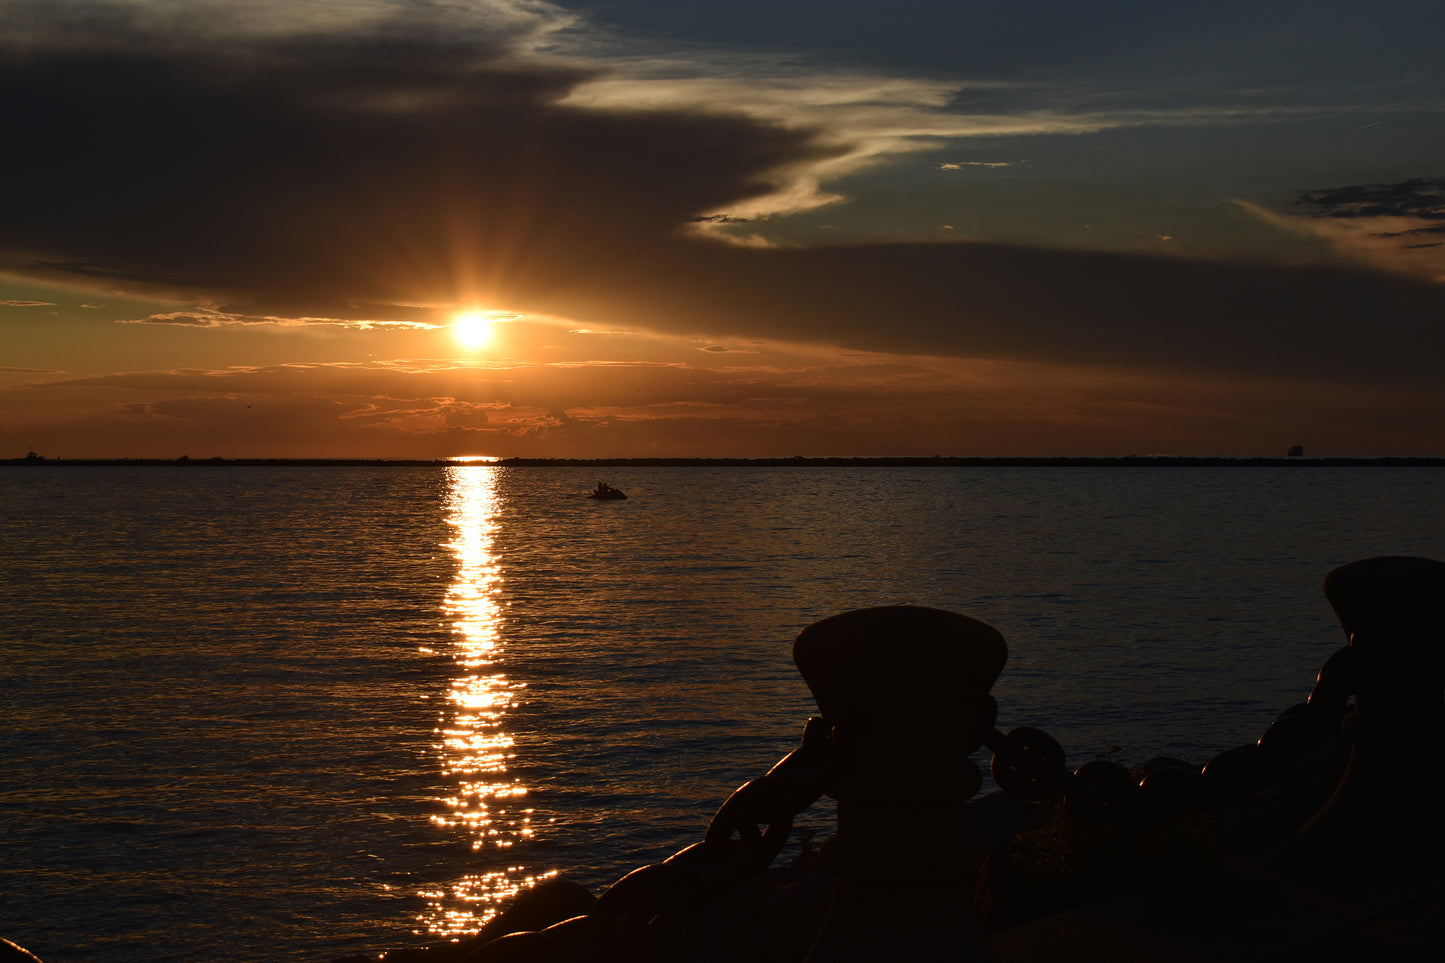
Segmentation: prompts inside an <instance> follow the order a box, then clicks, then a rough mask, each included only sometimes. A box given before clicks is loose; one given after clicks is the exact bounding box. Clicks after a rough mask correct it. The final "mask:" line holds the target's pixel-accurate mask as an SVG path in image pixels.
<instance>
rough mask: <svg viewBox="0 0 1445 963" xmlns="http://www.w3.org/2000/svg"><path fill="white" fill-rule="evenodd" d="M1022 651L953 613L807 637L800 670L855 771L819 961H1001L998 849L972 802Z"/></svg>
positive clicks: (842, 816) (898, 612)
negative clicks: (986, 889)
mask: <svg viewBox="0 0 1445 963" xmlns="http://www.w3.org/2000/svg"><path fill="white" fill-rule="evenodd" d="M1007 657H1008V647H1007V644H1006V643H1005V642H1004V639H1003V636H1002V635H1000V634H999V633H998V631H996V630H995V629H994V628H992V627H991V626H988V625H985V624H984V623H982V622H978V621H976V620H974V619H970V618H968V617H966V616H963V615H957V614H955V613H952V612H945V611H942V610H939V609H931V608H922V607H914V606H886V607H881V608H871V609H861V610H858V611H853V612H845V613H843V614H842V615H836V616H833V617H832V618H828V619H824V620H823V621H821V622H816V623H814V624H813V625H810V626H808V627H807V628H806V629H804V630H803V631H802V632H801V633H800V634H799V635H798V637H797V640H796V641H795V643H794V645H793V661H794V662H795V663H796V664H797V666H798V670H799V671H800V672H801V673H802V675H803V678H804V680H805V681H806V682H807V683H808V688H809V690H810V691H811V692H812V693H813V697H814V699H815V700H817V703H818V708H819V709H821V710H822V713H823V718H824V719H826V720H827V721H828V722H829V723H830V724H831V726H832V741H833V746H834V749H835V751H836V752H837V753H838V754H839V755H840V757H841V758H840V762H841V764H842V765H841V772H842V773H843V775H842V776H841V778H840V779H839V781H838V783H837V784H836V785H835V786H833V787H831V788H830V790H829V793H830V795H832V796H834V797H835V798H836V799H837V801H838V834H837V839H836V841H835V844H836V847H837V850H838V855H839V861H838V862H839V865H838V867H837V880H838V881H837V884H836V887H835V889H834V894H833V901H832V904H831V905H830V907H829V910H828V914H827V917H826V918H825V920H824V922H823V927H822V929H821V931H820V932H819V934H818V938H817V941H816V942H815V943H814V945H813V948H812V951H811V952H810V953H809V956H808V961H809V963H838V961H844V960H887V959H898V960H923V959H940V958H944V957H943V956H940V955H939V954H940V953H945V954H946V958H948V959H954V960H966V959H983V958H985V957H986V956H987V952H986V947H985V945H984V942H983V936H982V933H981V931H980V928H979V924H978V918H977V915H976V913H975V911H974V908H973V902H972V893H973V884H974V880H975V878H976V877H977V875H978V870H979V866H980V864H981V863H982V861H983V857H984V853H983V851H982V849H981V848H980V847H979V846H978V844H977V843H976V842H971V841H970V840H969V838H968V836H967V835H966V834H965V826H964V803H965V801H966V800H967V799H968V798H969V797H971V796H973V795H974V794H975V793H977V792H978V790H979V788H980V786H981V785H982V775H981V774H980V772H979V769H978V767H977V766H976V765H974V763H973V762H972V761H971V760H969V759H968V758H967V756H968V755H969V753H971V752H973V751H974V750H976V749H978V748H979V747H980V746H981V745H982V744H983V742H984V740H985V738H987V737H988V736H989V734H991V733H992V732H993V731H994V730H993V725H994V717H995V715H996V712H997V706H996V704H995V703H994V700H993V697H992V696H991V695H989V689H990V688H991V687H992V686H993V683H994V680H995V679H997V678H998V675H999V673H1000V672H1001V671H1002V670H1003V666H1004V662H1005V660H1006V659H1007Z"/></svg>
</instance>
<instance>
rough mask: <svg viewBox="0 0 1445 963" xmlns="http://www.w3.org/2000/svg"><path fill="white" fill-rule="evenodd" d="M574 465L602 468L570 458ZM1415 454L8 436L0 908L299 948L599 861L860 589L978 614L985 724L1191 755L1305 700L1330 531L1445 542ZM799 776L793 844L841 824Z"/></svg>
mask: <svg viewBox="0 0 1445 963" xmlns="http://www.w3.org/2000/svg"><path fill="white" fill-rule="evenodd" d="M599 480H605V481H607V482H609V483H610V484H612V485H614V486H616V487H618V488H620V489H622V490H623V491H624V492H626V494H627V495H628V496H629V497H628V498H627V499H626V500H618V501H598V500H592V499H588V498H587V497H586V496H587V494H588V493H589V492H590V491H591V490H592V488H593V487H594V485H595V484H596V483H597V482H598V481H599ZM1442 483H1445V469H1442V468H1438V467H1379V466H1371V467H1358V466H1347V467H1316V466H1304V465H1301V466H1284V467H1257V466H1249V467H1197V466H1183V467H1173V466H1169V467H1166V466H1162V465H1161V466H1153V465H1144V466H1140V467H1098V466H1089V467H1007V466H1003V467H953V466H949V467H931V466H930V467H879V466H865V467H817V466H797V467H791V466H789V467H761V466H741V467H719V466H696V465H694V466H688V467H655V466H646V467H644V466H625V467H609V468H602V467H595V466H588V465H570V466H561V467H555V466H554V467H541V466H508V465H498V464H492V463H485V462H475V463H462V464H438V465H427V466H416V467H402V466H395V465H375V466H354V467H339V466H313V467H303V466H288V465H269V466H242V465H216V466H208V465H190V466H180V465H175V466H146V467H141V466H124V467H119V466H78V465H76V466H57V465H41V466H33V467H22V468H14V469H8V470H0V548H3V552H0V588H3V599H0V761H3V780H0V936H3V937H6V938H8V939H10V940H13V941H15V942H16V943H19V944H20V945H22V946H25V947H27V948H28V949H30V950H31V952H33V953H35V954H36V955H38V956H39V957H40V958H41V959H42V960H44V961H45V963H86V961H106V963H130V961H136V963H139V961H146V963H164V961H185V963H208V961H222V960H224V961H228V963H245V961H258V963H260V961H268V963H269V961H277V960H315V961H320V963H325V961H328V960H332V959H334V958H336V957H339V956H343V955H347V954H354V953H378V952H381V951H385V950H387V949H390V948H396V947H404V946H417V945H421V944H425V943H429V942H436V941H439V940H445V939H450V938H453V937H455V936H458V935H460V934H465V933H469V932H474V931H475V930H476V929H477V928H478V927H479V926H480V925H481V924H482V923H483V922H484V921H485V920H487V919H488V918H490V917H491V916H492V915H494V914H495V913H497V912H498V911H499V909H501V908H502V907H504V906H505V905H506V904H507V902H508V901H509V900H510V899H512V898H513V897H514V896H515V894H516V893H518V892H519V891H521V890H522V889H524V888H526V887H529V886H532V885H534V884H536V883H537V882H538V881H540V880H544V879H548V878H551V877H554V876H558V875H561V876H565V877H567V878H569V879H572V880H575V881H577V882H579V883H581V884H583V885H585V886H587V887H588V888H590V889H592V891H593V892H596V893H600V892H602V891H603V890H605V889H606V887H607V886H608V885H609V884H610V883H612V882H613V881H615V880H616V879H618V878H620V877H621V876H622V875H624V874H625V873H627V872H629V871H630V870H632V869H635V868H637V867H639V866H643V865H646V864H649V863H653V862H658V861H660V860H662V859H664V858H666V857H667V856H669V855H671V854H672V853H674V852H676V851H678V850H680V849H681V848H683V847H685V846H687V845H690V844H692V843H694V842H697V841H699V840H701V838H702V835H703V833H704V831H705V829H706V827H707V824H708V821H709V819H710V817H711V816H712V814H713V812H714V811H715V810H716V809H717V807H718V806H719V805H720V804H721V803H722V801H723V800H724V799H726V798H727V796H728V794H729V793H730V792H731V791H732V790H734V789H735V788H737V787H738V786H739V785H741V784H742V783H744V782H746V781H747V780H749V779H752V778H755V777H756V776H759V775H761V774H762V773H763V772H765V771H766V770H767V769H768V768H769V767H770V766H771V765H772V764H773V763H775V762H776V761H777V760H778V759H779V758H781V757H782V756H783V755H784V754H786V753H787V752H788V751H790V750H791V749H793V748H795V747H796V746H797V744H798V742H799V740H800V738H801V735H802V731H803V726H804V725H805V723H806V721H807V719H808V717H809V716H810V715H815V714H817V712H818V710H817V707H816V706H815V705H814V703H813V701H812V698H811V696H810V694H809V692H808V689H807V687H806V685H805V684H804V683H803V681H802V679H801V677H800V676H799V675H798V673H797V671H796V670H795V668H794V666H793V664H792V661H791V657H790V650H791V645H792V641H793V639H794V637H795V636H796V635H797V634H798V632H799V631H800V630H802V629H803V628H804V627H805V626H807V625H809V624H810V623H812V622H814V621H817V620H819V619H823V618H826V617H828V616H831V615H835V614H838V613H841V612H846V611H849V610H852V609H859V608H865V607H870V606H877V605H896V604H907V605H924V606H932V607H937V608H942V609H947V610H950V611H955V612H959V613H962V614H965V615H968V616H971V617H973V618H975V619H979V620H982V621H984V622H987V623H989V624H990V625H992V626H993V627H995V628H996V629H998V630H999V632H1001V633H1002V634H1003V636H1004V637H1005V639H1006V640H1007V642H1008V646H1009V657H1008V663H1007V665H1006V666H1005V667H1004V670H1003V673H1002V674H1001V675H1000V677H999V679H998V681H997V682H996V683H995V685H994V687H993V690H992V691H993V694H994V696H995V697H996V699H997V700H998V705H999V712H998V714H999V726H1000V727H1001V728H1004V729H1008V728H1012V727H1014V726H1019V725H1029V726H1035V727H1038V728H1042V729H1044V730H1046V731H1048V732H1049V733H1051V734H1052V735H1053V736H1054V737H1055V738H1057V739H1058V740H1059V742H1060V743H1061V744H1062V745H1063V746H1064V748H1065V750H1066V753H1067V756H1068V761H1069V765H1070V766H1071V767H1072V766H1077V765H1079V764H1081V763H1083V762H1086V761H1088V760H1090V759H1093V758H1098V757H1100V756H1108V757H1111V758H1115V759H1119V760H1122V761H1125V762H1128V763H1139V762H1142V761H1144V760H1146V759H1149V758H1151V757H1154V756H1161V755H1163V756H1171V757H1174V758H1179V759H1184V760H1186V761H1195V762H1199V763H1201V764H1202V763H1203V762H1205V761H1207V760H1208V759H1209V758H1210V757H1212V756H1213V755H1214V754H1216V753H1218V752H1220V751H1223V750H1225V749H1229V748H1232V747H1234V746H1237V745H1241V744H1244V743H1248V742H1253V741H1254V740H1255V739H1256V738H1258V736H1259V734H1260V733H1261V732H1262V731H1263V730H1264V729H1265V728H1266V727H1267V726H1268V725H1269V723H1270V722H1271V721H1272V720H1273V719H1274V718H1275V717H1276V716H1277V715H1278V714H1279V713H1280V712H1281V711H1283V710H1284V709H1286V708H1287V707H1289V706H1291V705H1293V704H1295V703H1298V702H1300V701H1303V700H1304V698H1305V697H1306V696H1307V695H1308V693H1309V691H1310V688H1311V687H1312V685H1313V684H1314V681H1315V677H1316V674H1317V672H1318V670H1319V667H1320V666H1321V664H1322V663H1323V662H1324V660H1325V659H1326V658H1327V657H1328V656H1329V655H1330V654H1331V653H1332V652H1333V651H1335V650H1336V649H1337V648H1338V647H1340V646H1341V645H1343V644H1344V643H1345V642H1346V638H1345V635H1344V633H1343V630H1342V629H1341V628H1340V626H1339V624H1338V622H1337V621H1336V619H1335V618H1334V615H1333V612H1332V610H1331V609H1330V606H1329V604H1328V602H1327V601H1326V599H1325V597H1324V595H1323V593H1322V591H1321V585H1322V582H1323V579H1324V577H1325V576H1326V574H1327V573H1328V572H1330V571H1331V570H1332V569H1334V568H1336V567H1338V566H1340V565H1343V564H1345V563H1348V562H1351V561H1354V560H1357V559H1361V558H1368V557H1372V556H1378V555H1417V556H1425V557H1430V558H1445V497H1442V493H1445V492H1442ZM896 657H897V658H898V659H900V660H906V659H908V658H909V654H908V653H907V652H905V651H899V652H897V653H896ZM917 671H918V673H919V674H920V678H923V677H926V676H927V674H928V673H929V666H928V665H927V664H919V665H918V666H917ZM975 759H976V761H978V762H979V763H980V765H981V766H982V767H984V768H985V769H986V768H987V765H988V757H987V753H986V751H985V752H984V753H982V754H980V755H976V756H975ZM957 762H958V760H953V761H950V760H947V759H941V760H940V762H939V764H940V765H950V764H955V763H957ZM927 778H928V773H927V772H921V773H919V774H918V779H919V784H920V786H921V787H922V789H921V791H926V781H927ZM989 790H990V786H988V785H986V786H985V790H984V791H985V792H987V791H989ZM829 806H830V801H829V800H828V799H826V797H825V798H824V799H823V800H821V801H820V802H819V803H818V804H816V805H815V806H814V807H812V808H810V809H809V810H807V811H806V812H805V813H803V814H802V815H801V816H800V817H799V820H798V824H797V826H796V828H795V833H796V838H795V839H794V840H793V841H792V842H791V843H790V847H794V846H801V845H803V844H804V840H805V839H806V838H809V837H812V838H814V839H819V838H822V836H825V835H826V834H827V833H828V832H830V831H831V827H832V825H833V818H834V816H833V812H832V811H831V810H830V808H829ZM934 829H936V827H929V826H925V825H915V826H910V827H907V828H906V829H904V828H901V829H900V839H901V841H902V844H903V845H907V846H917V847H927V846H929V836H930V833H931V832H932V831H934ZM786 856H787V853H786V851H785V854H784V856H783V857H781V858H786Z"/></svg>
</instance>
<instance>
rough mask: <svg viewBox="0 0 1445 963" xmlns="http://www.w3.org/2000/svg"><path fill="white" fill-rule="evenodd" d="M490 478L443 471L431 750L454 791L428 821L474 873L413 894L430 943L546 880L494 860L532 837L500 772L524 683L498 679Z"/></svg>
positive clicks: (471, 470)
mask: <svg viewBox="0 0 1445 963" xmlns="http://www.w3.org/2000/svg"><path fill="white" fill-rule="evenodd" d="M499 470H500V469H498V468H495V467H491V466H483V465H467V466H453V467H449V468H448V469H447V520H448V522H449V523H450V524H451V526H452V533H453V534H452V540H451V542H449V543H448V547H449V548H450V549H451V550H452V552H453V554H454V555H455V556H456V563H457V571H456V576H455V578H454V579H453V580H452V584H451V586H450V588H449V589H448V592H447V596H446V614H447V618H448V620H449V622H450V625H451V628H452V632H453V650H452V651H453V657H454V658H455V660H456V674H455V676H454V678H453V680H452V684H451V687H450V689H449V690H448V692H447V698H446V703H445V705H444V707H443V710H442V715H441V718H440V719H439V721H438V725H437V729H436V735H437V738H438V741H437V743H436V749H437V751H438V753H439V755H440V758H441V764H442V769H443V773H444V774H445V775H446V776H447V777H448V778H449V779H450V780H452V782H453V785H454V787H455V788H454V792H453V793H452V794H451V795H449V796H446V797H443V798H440V799H438V802H439V803H440V806H441V809H442V812H440V813H438V814H437V815H436V816H433V817H432V821H433V822H434V823H436V824H437V825H438V826H442V827H446V828H448V829H450V830H452V831H454V832H457V833H460V834H462V836H463V837H464V838H467V839H468V840H469V841H470V843H471V848H472V851H473V852H474V853H475V854H476V858H475V859H474V862H473V864H472V866H471V867H470V868H471V869H472V870H473V872H469V873H467V874H465V875H463V876H461V877H460V878H459V879H457V880H456V881H455V882H453V883H452V884H451V885H450V886H449V887H448V888H447V889H445V890H441V889H438V890H428V891H426V892H423V893H422V894H421V896H422V897H423V898H424V899H425V900H426V910H425V912H424V914H423V916H422V918H421V920H420V922H421V923H422V924H423V925H424V926H425V927H426V929H427V931H428V932H429V933H433V934H436V935H439V936H456V935H460V934H464V933H472V932H475V931H476V930H477V929H479V928H480V927H481V925H482V924H483V923H485V922H486V921H487V920H488V919H490V918H491V917H493V916H495V915H496V914H497V913H498V912H499V911H500V910H501V909H502V908H503V907H504V906H505V905H506V903H507V902H508V901H510V900H511V898H512V897H514V896H515V895H516V894H517V893H518V892H520V891H521V890H523V889H525V888H527V887H528V886H531V885H533V884H535V883H536V882H538V881H539V880H541V879H544V878H546V877H547V876H550V875H553V874H552V873H546V872H544V873H535V872H529V871H528V869H527V867H525V866H521V865H517V864H515V863H513V862H511V861H510V860H511V857H504V856H503V855H502V854H505V853H507V851H508V850H510V849H512V847H514V846H515V845H516V844H517V843H518V842H519V841H521V840H524V839H526V838H528V837H530V836H531V835H532V825H531V822H532V810H531V809H530V808H529V807H528V806H527V788H526V787H525V786H522V785H521V784H519V783H518V782H517V780H516V779H515V778H513V777H512V776H510V775H508V772H507V764H508V761H509V760H510V759H511V758H512V736H511V735H510V734H509V733H508V732H507V730H506V716H507V711H508V709H510V708H511V706H512V704H513V702H514V701H515V698H516V694H517V692H518V690H520V689H521V688H523V684H522V683H519V682H514V681H511V680H510V679H508V678H507V674H506V672H505V671H504V668H505V663H504V659H503V655H504V651H503V650H504V646H503V638H502V622H503V620H502V612H501V606H500V604H499V603H498V601H497V598H498V592H499V589H500V587H501V580H502V574H501V566H500V565H499V564H498V561H497V557H496V554H495V552H494V549H493V536H494V535H495V533H496V527H497V516H498V509H499V507H500V504H499V502H500V496H499V494H498V489H497V472H498V471H499ZM489 856H490V857H492V858H490V859H489V858H488V857H489Z"/></svg>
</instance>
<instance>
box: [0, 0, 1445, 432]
mask: <svg viewBox="0 0 1445 963" xmlns="http://www.w3.org/2000/svg"><path fill="white" fill-rule="evenodd" d="M1442 39H1445V2H1441V0H1373V2H1371V3H1368V4H1367V3H1363V2H1337V0H1311V2H1308V3H1306V2H1303V0H1250V2H1247V3H1246V2H1235V0H1219V2H1216V3H1212V4H1200V5H1170V4H1158V3H1144V2H1139V0H1106V2H1099V3H1093V4H1087V5H1084V4H1078V3H1075V2H1063V0H1017V2H1012V3H1008V4H1004V3H998V2H981V0H889V2H887V3H883V2H859V0H829V2H822V0H798V2H790V0H769V2H766V3H764V2H761V0H730V2H728V3H725V4H724V3H717V2H707V3H704V2H697V0H558V2H546V0H430V2H428V0H324V2H305V0H263V2H244V0H106V2H102V0H0V125H3V126H0V144H3V147H0V183H3V185H4V188H3V189H4V195H3V206H0V457H20V456H23V455H24V454H25V453H26V452H27V451H32V450H33V451H35V452H37V453H39V454H42V455H44V456H46V457H59V458H81V457H179V456H181V455H186V456H189V457H191V458H209V457H215V456H220V457H226V458H232V457H234V458H242V457H263V458H284V457H362V458H440V457H452V456H491V457H510V456H533V457H573V458H606V457H699V456H720V457H721V456H725V457H771V456H794V455H804V456H826V455H879V456H882V455H923V456H930V455H960V456H967V455H981V456H992V455H1129V454H1149V453H1163V454H1176V455H1282V454H1284V452H1285V451H1286V449H1287V448H1289V447H1290V446H1292V445H1303V446H1304V448H1305V452H1306V454H1308V455H1409V454H1423V455H1445V374H1442V368H1445V365H1442V359H1445V58H1442V57H1441V56H1440V55H1439V49H1440V44H1441V41H1442Z"/></svg>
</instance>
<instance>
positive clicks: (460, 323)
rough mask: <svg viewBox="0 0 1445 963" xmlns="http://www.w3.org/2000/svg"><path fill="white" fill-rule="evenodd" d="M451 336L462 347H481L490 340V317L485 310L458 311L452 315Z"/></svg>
mask: <svg viewBox="0 0 1445 963" xmlns="http://www.w3.org/2000/svg"><path fill="white" fill-rule="evenodd" d="M452 337H454V338H456V339H457V344H459V345H461V346H462V347H463V348H481V347H484V346H485V345H487V344H489V343H490V342H491V340H492V319H491V317H490V316H488V314H487V313H486V312H485V311H460V312H458V313H457V314H455V315H453V316H452Z"/></svg>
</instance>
